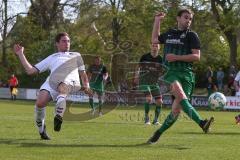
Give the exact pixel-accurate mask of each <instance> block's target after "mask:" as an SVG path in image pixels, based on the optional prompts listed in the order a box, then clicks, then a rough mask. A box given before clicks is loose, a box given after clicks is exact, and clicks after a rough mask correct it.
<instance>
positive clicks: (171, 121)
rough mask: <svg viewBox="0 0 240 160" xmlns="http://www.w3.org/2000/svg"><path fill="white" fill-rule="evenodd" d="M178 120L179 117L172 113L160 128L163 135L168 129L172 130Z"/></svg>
mask: <svg viewBox="0 0 240 160" xmlns="http://www.w3.org/2000/svg"><path fill="white" fill-rule="evenodd" d="M177 119H178V115H177V116H174V115H173V113H172V112H170V114H169V115H168V116H167V118H166V119H165V121H164V122H163V124H162V126H161V127H160V128H159V130H158V131H159V132H160V133H161V134H162V133H163V132H165V131H166V130H167V129H168V128H170V127H171V126H172V125H173V124H174V123H175V122H176V120H177Z"/></svg>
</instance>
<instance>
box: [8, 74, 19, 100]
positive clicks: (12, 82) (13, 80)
mask: <svg viewBox="0 0 240 160" xmlns="http://www.w3.org/2000/svg"><path fill="white" fill-rule="evenodd" d="M8 85H9V89H10V94H11V99H12V100H16V96H17V87H18V79H17V77H16V76H15V75H14V74H12V76H11V77H10V79H9V80H8Z"/></svg>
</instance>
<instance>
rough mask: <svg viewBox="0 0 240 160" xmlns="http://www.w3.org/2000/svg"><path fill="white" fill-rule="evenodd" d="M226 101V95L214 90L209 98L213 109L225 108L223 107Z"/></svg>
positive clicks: (209, 104) (209, 103)
mask: <svg viewBox="0 0 240 160" xmlns="http://www.w3.org/2000/svg"><path fill="white" fill-rule="evenodd" d="M226 102H227V99H226V97H225V96H224V94H222V93H220V92H214V93H212V94H211V95H210V96H209V98H208V106H209V107H210V108H211V109H213V110H215V109H220V110H221V109H223V107H224V106H225V105H226Z"/></svg>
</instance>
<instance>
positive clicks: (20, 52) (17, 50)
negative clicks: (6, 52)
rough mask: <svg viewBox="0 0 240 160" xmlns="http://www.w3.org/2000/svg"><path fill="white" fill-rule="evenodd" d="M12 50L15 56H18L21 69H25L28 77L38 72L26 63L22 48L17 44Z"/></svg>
mask: <svg viewBox="0 0 240 160" xmlns="http://www.w3.org/2000/svg"><path fill="white" fill-rule="evenodd" d="M13 49H14V52H15V54H16V55H17V56H18V58H19V60H20V62H21V64H22V65H23V67H24V69H25V71H26V73H27V74H28V75H32V74H36V73H38V70H37V69H36V68H35V67H33V66H32V65H31V64H30V63H29V62H28V60H27V58H26V57H25V55H24V53H23V52H24V47H23V46H21V45H19V44H15V45H14V48H13Z"/></svg>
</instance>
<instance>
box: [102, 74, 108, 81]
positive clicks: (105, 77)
mask: <svg viewBox="0 0 240 160" xmlns="http://www.w3.org/2000/svg"><path fill="white" fill-rule="evenodd" d="M107 78H108V72H106V73H104V74H103V79H104V81H106V80H107Z"/></svg>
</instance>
